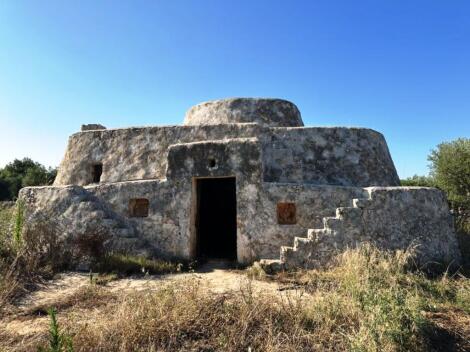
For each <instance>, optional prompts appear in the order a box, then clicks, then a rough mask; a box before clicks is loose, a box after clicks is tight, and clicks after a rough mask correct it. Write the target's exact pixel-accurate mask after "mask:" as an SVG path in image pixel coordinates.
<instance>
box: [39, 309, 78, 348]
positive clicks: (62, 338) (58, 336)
mask: <svg viewBox="0 0 470 352" xmlns="http://www.w3.org/2000/svg"><path fill="white" fill-rule="evenodd" d="M47 314H48V315H49V317H50V325H49V347H48V348H41V347H40V348H39V349H38V351H39V352H73V344H72V339H71V337H70V336H68V335H67V334H64V333H61V332H60V330H59V323H58V322H57V312H56V310H55V309H54V308H50V309H49V310H48V311H47Z"/></svg>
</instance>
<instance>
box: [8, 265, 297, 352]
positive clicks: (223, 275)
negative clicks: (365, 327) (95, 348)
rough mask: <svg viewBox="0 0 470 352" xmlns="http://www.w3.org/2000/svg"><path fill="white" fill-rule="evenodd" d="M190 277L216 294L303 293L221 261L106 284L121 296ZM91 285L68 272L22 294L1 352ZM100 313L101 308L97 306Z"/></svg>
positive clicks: (39, 329) (37, 330)
mask: <svg viewBox="0 0 470 352" xmlns="http://www.w3.org/2000/svg"><path fill="white" fill-rule="evenodd" d="M189 280H196V281H197V282H198V284H200V285H202V287H204V288H205V289H207V290H208V291H210V292H214V293H228V292H230V291H232V292H233V291H241V290H246V289H247V287H249V289H250V290H251V291H252V292H253V293H254V294H263V293H274V294H275V295H278V296H279V297H280V299H282V298H283V297H286V296H292V295H299V292H300V291H299V290H290V289H289V287H288V286H286V285H280V284H279V283H276V282H268V281H259V280H250V279H249V278H248V277H247V275H246V274H245V273H243V272H240V271H237V270H231V269H227V268H225V267H223V266H221V265H220V264H218V263H215V264H207V265H205V266H203V267H201V268H200V269H198V270H197V272H193V273H179V274H168V275H149V276H143V277H128V278H120V279H115V280H112V281H109V282H107V283H106V284H105V285H104V287H105V288H106V291H108V292H110V293H112V294H117V295H120V294H125V293H131V292H133V291H144V290H146V291H152V290H156V289H158V288H162V287H164V286H165V285H169V284H172V283H178V282H184V281H189ZM89 284H90V274H88V273H79V272H67V273H62V274H60V275H57V276H56V278H54V279H53V280H51V281H48V282H45V283H43V284H40V285H39V286H38V287H37V289H36V290H35V291H33V292H31V293H29V294H27V295H25V296H24V297H22V299H21V300H19V301H18V302H16V303H15V305H14V306H13V307H11V313H10V314H8V315H7V316H5V317H4V318H3V319H1V320H0V332H2V333H3V338H4V339H5V336H7V337H8V339H9V340H10V341H8V342H6V341H3V343H2V341H0V351H3V350H2V345H4V346H11V345H19V346H20V345H22V344H23V342H24V343H27V341H28V340H31V339H34V337H35V335H38V334H43V333H44V332H45V331H46V330H47V329H48V324H49V317H48V316H47V313H46V309H47V307H55V306H57V305H59V306H60V304H61V303H60V302H63V301H65V300H67V299H68V297H72V296H73V295H74V293H76V292H78V291H79V290H80V289H81V288H83V287H84V286H86V285H89ZM303 294H304V293H302V295H303ZM96 313H98V309H96V308H95V314H96ZM0 334H1V333H0ZM13 340H14V341H13ZM5 342H6V344H5Z"/></svg>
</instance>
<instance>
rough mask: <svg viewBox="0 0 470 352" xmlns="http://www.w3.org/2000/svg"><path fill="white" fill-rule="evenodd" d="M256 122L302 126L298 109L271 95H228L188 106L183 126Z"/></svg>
mask: <svg viewBox="0 0 470 352" xmlns="http://www.w3.org/2000/svg"><path fill="white" fill-rule="evenodd" d="M249 122H255V123H259V124H261V125H266V126H270V127H302V126H303V125H304V124H303V121H302V117H301V115H300V111H299V109H298V108H297V106H295V104H294V103H291V102H290V101H287V100H283V99H273V98H228V99H221V100H212V101H207V102H204V103H200V104H197V105H194V106H193V107H191V108H190V109H189V110H188V111H187V112H186V115H185V118H184V123H183V125H212V124H220V123H249Z"/></svg>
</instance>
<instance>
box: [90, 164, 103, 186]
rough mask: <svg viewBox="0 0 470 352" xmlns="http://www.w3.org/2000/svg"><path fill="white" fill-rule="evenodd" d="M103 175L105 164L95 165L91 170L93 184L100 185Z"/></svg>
mask: <svg viewBox="0 0 470 352" xmlns="http://www.w3.org/2000/svg"><path fill="white" fill-rule="evenodd" d="M102 174H103V164H101V163H99V164H94V165H93V166H92V169H91V179H92V182H93V183H100V181H101V175H102Z"/></svg>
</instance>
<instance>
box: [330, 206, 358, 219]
mask: <svg viewBox="0 0 470 352" xmlns="http://www.w3.org/2000/svg"><path fill="white" fill-rule="evenodd" d="M361 215H362V209H361V208H353V207H339V208H337V209H336V218H338V219H341V220H344V221H350V220H352V221H354V220H356V219H358V218H360V217H361Z"/></svg>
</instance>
